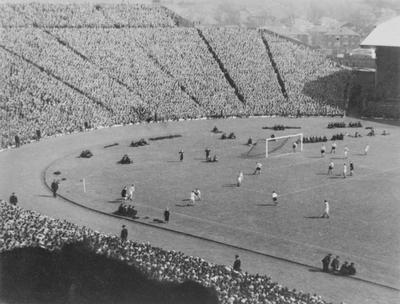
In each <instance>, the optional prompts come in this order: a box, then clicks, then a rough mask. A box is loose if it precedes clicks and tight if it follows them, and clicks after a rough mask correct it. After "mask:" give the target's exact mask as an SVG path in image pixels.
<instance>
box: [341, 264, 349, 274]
mask: <svg viewBox="0 0 400 304" xmlns="http://www.w3.org/2000/svg"><path fill="white" fill-rule="evenodd" d="M339 274H341V275H348V274H349V264H348V262H347V261H345V262H344V263H343V265H342V266H341V267H340V270H339Z"/></svg>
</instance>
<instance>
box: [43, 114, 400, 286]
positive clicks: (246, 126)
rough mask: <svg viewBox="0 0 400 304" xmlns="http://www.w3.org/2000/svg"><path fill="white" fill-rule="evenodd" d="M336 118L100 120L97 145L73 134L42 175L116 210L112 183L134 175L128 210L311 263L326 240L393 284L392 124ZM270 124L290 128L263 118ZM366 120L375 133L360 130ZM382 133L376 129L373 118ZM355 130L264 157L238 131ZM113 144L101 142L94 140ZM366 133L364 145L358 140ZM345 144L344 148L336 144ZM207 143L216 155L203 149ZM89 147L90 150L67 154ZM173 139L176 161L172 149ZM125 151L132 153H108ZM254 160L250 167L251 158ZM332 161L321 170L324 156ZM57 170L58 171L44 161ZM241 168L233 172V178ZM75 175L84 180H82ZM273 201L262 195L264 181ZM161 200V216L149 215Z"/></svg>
mask: <svg viewBox="0 0 400 304" xmlns="http://www.w3.org/2000/svg"><path fill="white" fill-rule="evenodd" d="M331 121H332V122H341V121H345V122H346V123H348V122H350V121H356V120H355V119H351V118H344V119H340V118H298V119H294V118H249V119H226V120H196V121H182V122H168V123H156V124H142V125H135V126H126V127H120V128H119V129H120V132H118V134H119V135H118V138H116V137H111V136H109V134H108V132H107V130H99V131H95V132H103V131H104V140H103V144H101V145H98V144H97V145H91V143H90V142H82V143H80V144H81V145H80V146H79V145H75V146H74V149H76V150H75V152H74V153H72V154H68V155H66V156H64V157H61V158H60V159H58V160H57V161H55V162H53V163H52V164H50V166H49V167H48V168H47V170H46V179H47V182H51V180H52V179H54V178H56V179H60V180H61V179H65V180H62V181H61V184H60V194H61V195H63V196H65V197H67V198H69V199H71V200H73V201H75V202H77V203H79V204H82V205H85V206H87V207H89V208H93V209H96V210H100V211H103V212H107V213H112V212H114V211H116V210H117V208H118V206H119V204H120V203H121V200H120V193H121V189H122V187H123V186H125V185H127V186H129V185H130V184H132V183H134V184H135V187H136V192H135V198H134V202H133V205H134V206H135V207H136V209H137V210H138V216H139V219H137V221H140V222H145V223H150V224H154V225H158V226H160V227H167V228H168V229H172V230H176V231H180V232H184V233H188V234H192V235H196V236H200V237H204V238H207V239H211V240H215V241H218V242H223V243H227V244H230V245H234V246H238V247H242V248H247V249H250V250H253V251H257V252H261V253H265V254H267V255H272V256H276V257H279V258H283V259H288V260H291V261H295V262H298V263H302V264H306V265H310V266H316V267H320V264H321V263H320V260H321V258H322V257H323V256H324V255H326V254H327V253H328V252H330V253H332V254H334V255H339V256H340V261H341V262H344V261H349V262H350V261H351V262H354V263H355V264H356V267H357V271H358V276H360V277H361V278H365V279H367V280H371V281H374V282H378V283H381V284H385V285H389V286H394V287H397V288H399V287H400V286H399V277H400V267H399V265H400V259H399V257H400V246H399V245H400V240H399V237H398V235H399V228H400V227H399V224H398V223H399V221H398V218H399V215H400V205H399V204H400V187H399V186H400V182H399V181H400V157H399V156H400V140H399V139H400V128H399V127H397V126H392V125H388V124H382V123H377V122H370V121H361V122H362V124H363V127H362V128H344V129H342V128H339V129H327V125H328V123H329V122H331ZM275 124H281V125H286V126H292V127H301V129H300V130H290V129H287V130H284V131H274V130H266V129H262V127H263V126H269V127H272V126H273V125H275ZM214 126H217V127H218V129H219V130H221V131H223V132H225V133H227V134H229V133H231V132H234V133H235V135H236V139H232V140H230V139H226V140H221V139H220V137H221V134H215V133H212V132H211V130H212V129H213V127H214ZM365 127H374V128H375V131H376V134H377V135H376V136H372V137H370V136H366V134H367V133H368V132H369V130H368V129H365ZM384 129H385V130H386V131H388V132H389V133H390V135H387V136H383V135H381V133H382V131H383V130H384ZM356 131H357V132H359V133H360V134H361V135H362V137H361V138H354V137H351V136H345V138H344V140H343V141H337V144H338V148H337V151H336V154H330V153H329V151H330V147H331V141H328V142H327V143H325V145H326V147H327V152H328V153H327V154H326V155H325V157H321V155H320V147H321V143H314V144H304V150H303V152H296V153H290V154H286V155H281V156H272V157H269V158H259V159H254V158H248V157H246V156H245V155H246V153H247V152H248V151H249V149H250V147H249V146H247V145H246V143H247V140H248V138H249V137H252V139H253V140H257V139H263V138H269V137H270V136H271V135H272V134H274V135H275V136H283V135H287V134H297V133H303V134H304V136H324V135H326V136H327V137H328V139H330V137H331V136H332V135H333V134H337V133H344V134H346V133H348V134H350V135H354V133H355V132H356ZM171 134H180V135H182V137H177V138H173V139H164V140H157V141H148V142H149V143H150V144H149V145H147V146H143V147H135V148H134V147H129V144H130V142H131V141H132V140H135V141H137V140H139V139H140V138H145V139H146V140H148V138H149V137H154V136H165V135H171ZM113 143H118V145H115V146H112V147H108V148H104V146H105V145H111V144H113ZM367 144H369V145H370V150H369V152H368V155H364V147H365V146H366V145H367ZM345 146H347V147H348V148H349V155H348V159H344V155H343V154H344V153H343V151H344V147H345ZM206 147H208V148H210V149H211V155H212V156H213V155H214V154H216V155H217V156H218V162H216V163H209V162H206V161H205V152H204V150H205V149H206ZM85 149H89V150H91V151H92V152H93V154H94V156H93V157H92V158H90V159H84V158H78V157H77V156H78V155H79V154H80V152H81V151H82V150H85ZM180 149H183V151H184V160H183V161H182V162H181V161H179V155H178V152H179V150H180ZM124 154H127V155H129V157H130V158H131V159H132V161H133V163H132V164H129V165H120V164H118V163H117V162H118V161H119V160H120V159H121V157H122V156H123V155H124ZM257 161H259V162H261V163H262V164H263V167H262V172H261V174H260V175H253V172H254V170H255V167H256V162H257ZM330 161H333V162H334V164H335V169H334V174H333V175H332V176H328V175H327V171H328V164H329V162H330ZM349 161H352V162H353V163H354V166H355V174H354V176H348V177H346V178H343V175H342V171H343V164H344V163H346V164H347V165H348V164H349ZM55 171H60V172H61V174H60V175H54V174H53V172H55ZM239 171H242V172H243V173H244V181H243V183H242V185H241V187H237V186H236V177H237V175H238V173H239ZM83 179H84V180H85V190H86V192H84V191H83ZM195 188H199V189H200V190H201V192H202V200H201V201H196V203H195V204H194V206H188V200H189V196H190V192H191V191H192V190H193V189H195ZM274 190H275V191H276V192H277V193H278V196H279V197H278V205H277V206H275V205H274V204H273V203H272V199H271V193H272V191H274ZM325 199H326V200H327V201H328V202H329V203H330V218H329V219H322V218H321V217H320V216H321V214H322V212H323V210H324V200H325ZM166 207H169V209H170V211H171V220H170V222H169V223H168V224H163V223H156V222H154V219H162V212H163V210H164V209H165V208H166Z"/></svg>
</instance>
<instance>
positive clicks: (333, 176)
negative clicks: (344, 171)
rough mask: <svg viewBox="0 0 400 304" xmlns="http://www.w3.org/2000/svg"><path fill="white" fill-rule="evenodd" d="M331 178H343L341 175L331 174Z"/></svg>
mask: <svg viewBox="0 0 400 304" xmlns="http://www.w3.org/2000/svg"><path fill="white" fill-rule="evenodd" d="M329 178H331V179H337V178H344V177H343V175H331V176H329Z"/></svg>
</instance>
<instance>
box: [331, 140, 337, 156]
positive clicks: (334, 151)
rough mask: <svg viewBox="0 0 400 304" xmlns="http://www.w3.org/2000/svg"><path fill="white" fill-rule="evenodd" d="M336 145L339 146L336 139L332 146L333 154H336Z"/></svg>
mask: <svg viewBox="0 0 400 304" xmlns="http://www.w3.org/2000/svg"><path fill="white" fill-rule="evenodd" d="M336 147H337V143H336V141H334V142H333V143H332V146H331V154H332V153H333V154H336Z"/></svg>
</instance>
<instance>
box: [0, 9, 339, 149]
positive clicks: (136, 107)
mask: <svg viewBox="0 0 400 304" xmlns="http://www.w3.org/2000/svg"><path fill="white" fill-rule="evenodd" d="M1 8H3V10H0V20H2V22H3V23H2V24H3V27H1V28H0V40H1V43H0V68H1V73H0V82H1V84H0V86H1V87H0V89H1V90H0V92H1V95H0V99H1V101H2V103H1V104H0V118H1V120H0V127H1V133H2V134H0V135H1V145H2V147H7V146H9V145H14V144H15V140H14V138H15V136H16V135H17V136H18V139H19V141H20V143H21V144H23V143H25V142H27V141H29V140H31V139H33V138H35V134H34V132H35V131H36V130H40V132H41V134H42V136H49V135H56V134H64V133H70V132H76V131H83V130H86V129H90V128H97V127H102V126H112V125H116V124H129V123H137V122H142V121H153V120H155V121H163V120H178V119H190V118H199V117H225V116H247V115H282V116H296V115H340V114H343V111H342V108H343V107H342V106H343V102H342V101H343V98H344V97H343V94H342V93H343V90H344V89H343V88H344V87H345V82H346V79H344V78H343V77H341V75H342V74H341V73H338V71H339V68H337V67H335V66H333V65H332V64H331V63H330V62H329V61H328V60H327V59H326V58H324V57H323V56H322V55H321V54H319V53H317V52H314V51H311V50H308V49H306V48H304V47H297V46H295V45H294V44H293V43H290V42H287V41H285V40H283V39H278V38H275V37H272V36H271V37H270V36H268V35H267V34H266V33H263V34H262V33H260V32H258V31H257V30H254V29H241V28H215V29H210V28H202V29H196V28H193V27H170V26H166V23H165V22H164V23H163V21H160V20H162V18H163V17H157V16H159V15H163V14H164V15H163V16H164V17H165V16H167V15H168V14H169V15H168V16H170V15H171V14H173V13H171V12H169V11H168V10H167V9H164V8H161V7H153V6H143V7H142V6H134V5H128V4H119V5H104V6H103V5H101V6H91V5H89V4H85V5H82V6H80V5H67V6H59V5H54V4H49V5H46V4H43V5H42V4H17V5H9V4H5V5H2V6H1ZM167 12H168V14H167ZM137 14H139V15H140V16H141V17H138V16H136V15H137ZM3 15H4V16H3ZM149 15H150V16H149ZM10 16H11V17H10ZM96 16H101V17H98V18H104V20H108V21H110V20H112V21H111V26H108V27H102V26H101V25H102V21H101V20H98V19H97V17H96ZM2 17H4V18H2ZM14 17H15V22H14V23H13V22H12V21H10V18H11V19H13V18H14ZM152 18H155V19H157V20H159V21H160V24H161V23H162V24H164V25H165V26H164V27H160V26H151V25H149V24H147V23H145V21H144V20H147V19H148V20H149V23H151V24H153V25H155V24H158V23H157V22H158V21H154V20H153V19H152ZM166 18H167V17H166ZM168 18H169V17H168ZM20 19H21V20H22V21H21V20H20ZM18 20H20V21H18ZM27 20H28V21H27ZM32 20H35V21H32ZM56 20H59V23H58V24H56V25H57V26H55V24H53V23H55V22H56ZM135 20H136V21H135ZM140 20H142V21H140ZM152 20H153V21H152ZM171 20H172V19H171ZM7 22H9V23H8V27H7V26H6V25H5V24H7ZM23 22H25V23H23ZM26 22H28V23H29V22H30V23H29V24H28V25H29V26H28V25H27V24H26ZM32 22H34V23H35V24H36V25H35V26H31V25H32V24H31V23H32ZM79 22H81V23H79ZM130 22H138V23H139V24H137V25H136V26H133V24H130ZM120 23H121V24H125V23H126V24H127V25H128V26H126V27H124V26H121V24H120ZM94 24H95V25H96V26H92V25H94ZM118 24H119V25H118ZM131 25H132V26H131ZM262 35H264V37H266V38H267V40H268V41H270V42H269V46H270V49H271V53H272V55H273V56H272V57H273V59H274V60H275V61H276V64H277V66H278V70H279V71H280V73H281V74H282V75H283V79H284V81H285V86H286V89H287V90H288V92H289V94H288V95H289V98H286V97H284V94H283V93H282V88H281V86H280V85H279V83H278V81H277V77H276V74H275V71H274V68H273V65H272V63H271V58H270V56H269V55H268V52H267V45H265V43H264V42H263V39H262ZM221 64H223V67H222V66H221ZM227 75H230V76H229V77H227ZM328 76H329V77H328ZM324 77H328V78H329V81H328V80H326V81H325V80H321V78H324ZM331 78H332V79H331ZM229 79H231V80H232V81H233V83H232V81H230V80H229ZM317 80H318V81H317ZM310 82H315V83H317V84H318V85H313V87H312V96H311V95H310V94H308V93H307V94H306V93H304V92H303V87H305V86H306V85H309V83H310ZM240 96H242V97H243V98H241V97H240Z"/></svg>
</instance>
